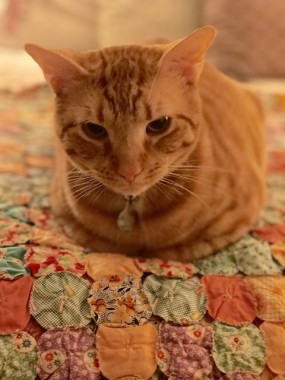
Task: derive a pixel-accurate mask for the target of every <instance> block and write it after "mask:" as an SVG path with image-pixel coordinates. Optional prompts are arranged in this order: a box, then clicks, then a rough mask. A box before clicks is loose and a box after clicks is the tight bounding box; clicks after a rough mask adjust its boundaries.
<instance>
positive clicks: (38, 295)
mask: <svg viewBox="0 0 285 380" xmlns="http://www.w3.org/2000/svg"><path fill="white" fill-rule="evenodd" d="M89 289H90V284H89V282H88V281H86V280H83V279H81V278H80V277H78V276H76V275H75V274H73V273H69V272H58V273H51V274H48V275H47V276H43V277H40V278H39V279H38V280H37V281H36V282H35V285H34V288H33V292H32V295H31V300H30V310H31V313H32V315H33V316H34V317H35V319H36V320H37V322H38V323H39V324H40V325H41V326H42V327H44V328H45V329H50V328H55V327H67V326H85V325H87V324H88V323H89V322H90V320H91V314H90V307H89V304H88V302H87V298H88V293H89Z"/></svg>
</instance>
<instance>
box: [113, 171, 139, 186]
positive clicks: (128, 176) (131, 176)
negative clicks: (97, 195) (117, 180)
mask: <svg viewBox="0 0 285 380" xmlns="http://www.w3.org/2000/svg"><path fill="white" fill-rule="evenodd" d="M141 171H142V169H141V168H128V169H127V168H126V169H119V170H118V173H119V175H120V176H121V177H123V178H124V179H125V180H126V181H127V182H129V183H133V182H134V180H135V178H136V177H137V176H138V175H139V174H140V173H141Z"/></svg>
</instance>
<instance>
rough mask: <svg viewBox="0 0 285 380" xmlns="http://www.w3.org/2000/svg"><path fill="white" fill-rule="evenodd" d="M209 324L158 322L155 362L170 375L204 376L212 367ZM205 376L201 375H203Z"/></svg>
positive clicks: (181, 376)
mask: <svg viewBox="0 0 285 380" xmlns="http://www.w3.org/2000/svg"><path fill="white" fill-rule="evenodd" d="M211 348H212V334H211V329H210V326H206V325H204V324H202V323H196V324H191V325H190V326H187V327H185V326H179V325H174V324H170V323H165V322H162V324H161V325H160V328H159V336H158V344H157V352H156V356H157V363H158V366H159V368H160V369H161V371H162V372H164V373H165V374H166V375H167V376H170V378H173V379H174V378H175V379H179V380H183V379H197V380H198V379H199V378H200V379H204V378H206V379H207V375H210V374H211V373H212V370H213V365H214V362H213V360H212V358H211ZM203 376H205V377H203Z"/></svg>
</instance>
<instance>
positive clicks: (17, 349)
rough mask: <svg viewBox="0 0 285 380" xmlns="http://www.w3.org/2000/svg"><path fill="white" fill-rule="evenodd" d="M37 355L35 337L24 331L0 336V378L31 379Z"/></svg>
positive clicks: (34, 371)
mask: <svg viewBox="0 0 285 380" xmlns="http://www.w3.org/2000/svg"><path fill="white" fill-rule="evenodd" d="M37 365H38V355H37V347H36V341H35V339H34V338H33V337H32V336H31V335H29V334H28V333H26V332H24V331H19V332H18V333H16V334H13V335H4V336H0V379H1V380H12V379H13V380H33V379H35V378H36V374H37Z"/></svg>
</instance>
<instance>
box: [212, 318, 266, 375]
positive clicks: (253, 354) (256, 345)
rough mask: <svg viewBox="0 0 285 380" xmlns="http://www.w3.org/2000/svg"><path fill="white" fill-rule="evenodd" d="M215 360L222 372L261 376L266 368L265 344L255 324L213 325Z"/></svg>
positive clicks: (216, 323)
mask: <svg viewBox="0 0 285 380" xmlns="http://www.w3.org/2000/svg"><path fill="white" fill-rule="evenodd" d="M212 331H213V350H212V354H213V358H214V360H215V363H216V365H217V367H218V368H219V370H220V371H222V372H224V373H227V374H230V373H233V372H249V373H252V374H256V375H258V374H260V373H261V372H262V370H263V369H264V367H265V362H266V358H265V342H264V339H263V336H262V334H261V331H260V330H259V329H258V328H257V327H256V326H255V325H253V324H251V323H248V324H246V325H243V326H230V325H226V324H224V323H220V322H214V323H213V324H212Z"/></svg>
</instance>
